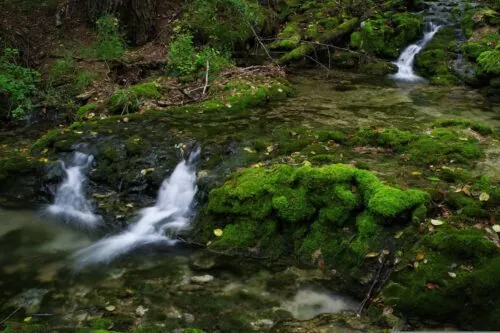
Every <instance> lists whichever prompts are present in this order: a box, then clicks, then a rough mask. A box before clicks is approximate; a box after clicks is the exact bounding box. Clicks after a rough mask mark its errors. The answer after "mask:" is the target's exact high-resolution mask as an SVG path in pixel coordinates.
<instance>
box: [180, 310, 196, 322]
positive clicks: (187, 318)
mask: <svg viewBox="0 0 500 333" xmlns="http://www.w3.org/2000/svg"><path fill="white" fill-rule="evenodd" d="M182 316H183V317H184V321H185V322H186V323H187V324H191V323H194V316H193V315H192V314H190V313H184V314H183V315H182Z"/></svg>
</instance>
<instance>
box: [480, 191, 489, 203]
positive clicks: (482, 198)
mask: <svg viewBox="0 0 500 333" xmlns="http://www.w3.org/2000/svg"><path fill="white" fill-rule="evenodd" d="M479 200H480V201H488V200H490V195H489V194H488V193H486V192H482V193H481V195H480V196H479Z"/></svg>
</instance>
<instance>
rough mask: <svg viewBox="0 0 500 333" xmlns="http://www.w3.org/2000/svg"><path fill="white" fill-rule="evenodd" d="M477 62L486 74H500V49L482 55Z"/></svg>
mask: <svg viewBox="0 0 500 333" xmlns="http://www.w3.org/2000/svg"><path fill="white" fill-rule="evenodd" d="M477 62H478V63H479V65H480V66H481V69H482V70H483V71H485V72H486V73H489V74H497V75H498V74H500V49H495V50H492V51H486V52H483V53H481V54H480V55H479V57H478V58H477Z"/></svg>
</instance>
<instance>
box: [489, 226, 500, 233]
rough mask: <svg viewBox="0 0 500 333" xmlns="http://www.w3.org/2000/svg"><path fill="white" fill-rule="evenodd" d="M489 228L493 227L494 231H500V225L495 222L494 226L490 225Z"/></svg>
mask: <svg viewBox="0 0 500 333" xmlns="http://www.w3.org/2000/svg"><path fill="white" fill-rule="evenodd" d="M491 229H493V231H494V232H500V225H499V224H495V225H494V226H492V227H491Z"/></svg>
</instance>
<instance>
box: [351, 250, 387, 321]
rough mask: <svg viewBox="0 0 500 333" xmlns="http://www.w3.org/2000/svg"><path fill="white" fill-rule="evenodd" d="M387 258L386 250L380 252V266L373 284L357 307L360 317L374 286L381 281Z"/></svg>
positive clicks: (371, 295) (370, 297)
mask: <svg viewBox="0 0 500 333" xmlns="http://www.w3.org/2000/svg"><path fill="white" fill-rule="evenodd" d="M388 257H389V251H386V250H384V251H382V254H381V255H380V256H379V261H380V266H379V268H378V270H377V274H376V275H375V278H374V279H373V283H372V284H371V286H370V289H369V290H368V292H367V293H366V297H365V298H364V299H363V302H361V304H360V305H359V309H358V315H360V314H361V312H363V310H364V309H365V307H366V305H367V304H368V302H369V301H370V300H371V299H372V297H373V290H374V289H375V286H376V285H377V284H378V283H379V282H380V281H381V279H380V276H381V274H382V270H383V269H384V267H385V265H386V263H387V260H388Z"/></svg>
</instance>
